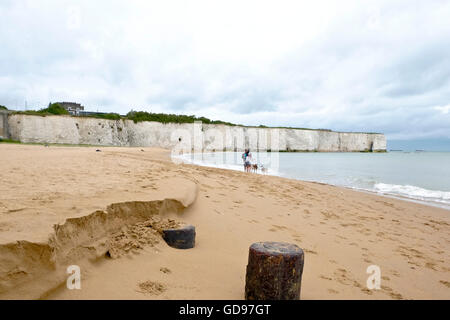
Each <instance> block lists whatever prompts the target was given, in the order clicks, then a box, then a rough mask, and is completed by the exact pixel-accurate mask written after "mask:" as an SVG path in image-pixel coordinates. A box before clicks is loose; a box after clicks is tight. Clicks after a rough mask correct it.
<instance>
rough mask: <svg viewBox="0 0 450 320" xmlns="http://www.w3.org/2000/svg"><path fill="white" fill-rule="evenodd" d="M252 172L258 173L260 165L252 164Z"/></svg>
mask: <svg viewBox="0 0 450 320" xmlns="http://www.w3.org/2000/svg"><path fill="white" fill-rule="evenodd" d="M252 172H255V173H256V172H258V165H257V164H256V163H255V164H252Z"/></svg>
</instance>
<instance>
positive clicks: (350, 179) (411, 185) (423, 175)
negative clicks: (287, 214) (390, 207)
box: [176, 152, 450, 210]
mask: <svg viewBox="0 0 450 320" xmlns="http://www.w3.org/2000/svg"><path fill="white" fill-rule="evenodd" d="M241 154H242V153H237V152H216V153H196V154H184V155H181V156H176V158H177V159H180V160H182V161H183V162H186V163H193V164H197V165H202V166H210V167H217V168H223V169H230V170H240V171H243V164H242V159H241ZM253 159H254V160H255V161H256V162H257V163H258V164H259V165H260V166H261V165H263V166H265V167H266V168H268V174H270V175H276V176H281V177H286V178H291V179H298V180H305V181H315V182H322V183H327V184H332V185H337V186H343V187H348V188H353V189H358V190H364V191H370V192H375V193H379V194H384V195H389V196H395V197H400V198H404V199H409V200H413V201H419V202H424V203H427V204H430V205H435V206H439V207H442V208H445V209H448V210H450V152H388V153H285V152H282V153H253ZM259 173H260V174H261V171H259Z"/></svg>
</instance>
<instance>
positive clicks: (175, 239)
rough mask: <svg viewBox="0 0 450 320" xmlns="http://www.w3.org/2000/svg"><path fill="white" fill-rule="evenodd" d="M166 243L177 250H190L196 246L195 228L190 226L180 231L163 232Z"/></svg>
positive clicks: (168, 230)
mask: <svg viewBox="0 0 450 320" xmlns="http://www.w3.org/2000/svg"><path fill="white" fill-rule="evenodd" d="M162 236H163V239H164V240H165V241H166V243H167V244H168V245H169V246H171V247H173V248H177V249H190V248H193V247H194V246H195V227H194V226H191V225H188V226H185V227H182V228H179V229H166V230H163V231H162Z"/></svg>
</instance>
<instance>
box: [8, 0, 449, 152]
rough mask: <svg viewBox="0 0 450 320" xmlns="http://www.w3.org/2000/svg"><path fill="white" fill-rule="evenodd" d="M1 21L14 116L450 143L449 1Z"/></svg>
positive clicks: (60, 5) (198, 5) (24, 14)
mask: <svg viewBox="0 0 450 320" xmlns="http://www.w3.org/2000/svg"><path fill="white" fill-rule="evenodd" d="M0 17H1V19H0V44H1V49H0V105H6V106H7V107H11V108H19V109H23V108H24V106H25V103H27V105H28V108H32V107H40V106H45V105H47V104H48V102H49V101H53V102H55V101H60V100H63V101H76V102H80V103H82V104H83V105H85V106H86V107H87V109H89V110H99V111H108V112H118V113H126V112H128V111H129V110H130V109H134V110H147V111H152V112H171V113H180V114H181V113H182V114H195V115H197V116H206V117H208V118H212V119H220V120H225V121H230V122H235V123H241V124H246V125H259V124H265V125H274V126H275V125H276V126H295V127H311V128H329V129H333V130H344V131H374V132H384V133H386V134H387V136H388V139H390V140H405V139H407V140H415V141H422V140H423V141H425V140H427V141H431V140H432V141H437V142H438V144H441V145H442V144H444V145H445V144H448V145H450V143H449V141H450V22H449V17H450V1H440V0H433V1H422V0H404V1H394V0H388V1H383V0H376V1H361V0H358V1H342V0H341V1H320V0H319V1H317V0H316V1H299V0H297V1H280V0H277V1H263V0H258V1H249V0H246V1H232V0H227V1H213V0H206V1H196V0H184V1H181V0H180V1H172V0H167V1H148V0H146V1H139V0H134V1H119V0H108V1H106V0H105V1H103V0H96V1H84V0H80V1H64V0H29V1H25V0H0ZM449 147H450V146H449Z"/></svg>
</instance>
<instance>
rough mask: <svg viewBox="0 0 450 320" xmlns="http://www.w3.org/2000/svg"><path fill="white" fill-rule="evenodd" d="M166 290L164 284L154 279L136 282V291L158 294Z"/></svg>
mask: <svg viewBox="0 0 450 320" xmlns="http://www.w3.org/2000/svg"><path fill="white" fill-rule="evenodd" d="M166 290H167V287H166V285H164V284H163V283H159V282H155V281H150V280H149V281H145V282H141V283H138V289H137V290H136V291H137V292H140V293H144V294H151V295H160V294H161V293H163V292H164V291H166Z"/></svg>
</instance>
